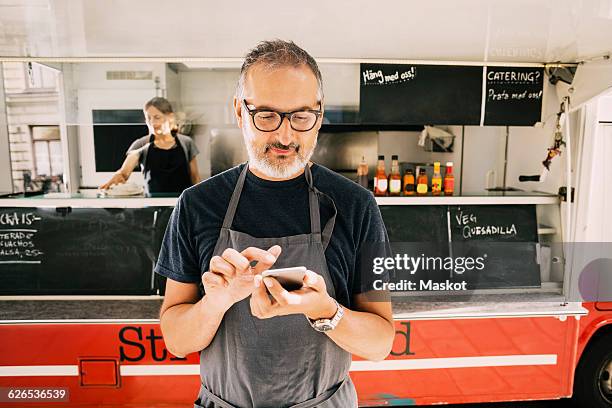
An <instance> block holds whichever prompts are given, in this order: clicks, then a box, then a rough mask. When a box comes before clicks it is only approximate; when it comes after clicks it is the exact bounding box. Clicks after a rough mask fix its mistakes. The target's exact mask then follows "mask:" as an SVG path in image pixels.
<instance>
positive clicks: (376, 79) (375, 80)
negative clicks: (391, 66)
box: [361, 66, 417, 86]
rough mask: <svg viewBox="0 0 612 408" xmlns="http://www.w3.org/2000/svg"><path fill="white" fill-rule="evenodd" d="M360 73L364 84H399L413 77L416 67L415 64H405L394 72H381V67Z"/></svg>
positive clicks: (414, 76) (415, 73)
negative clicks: (410, 65)
mask: <svg viewBox="0 0 612 408" xmlns="http://www.w3.org/2000/svg"><path fill="white" fill-rule="evenodd" d="M361 74H362V75H363V84H364V86H369V85H389V84H399V83H402V82H408V81H411V80H413V79H415V78H416V75H417V68H416V66H412V67H409V66H406V67H405V68H403V69H402V70H401V71H400V70H395V73H388V74H385V73H383V71H382V69H379V70H377V71H374V70H372V69H368V70H366V71H364V72H362V73H361Z"/></svg>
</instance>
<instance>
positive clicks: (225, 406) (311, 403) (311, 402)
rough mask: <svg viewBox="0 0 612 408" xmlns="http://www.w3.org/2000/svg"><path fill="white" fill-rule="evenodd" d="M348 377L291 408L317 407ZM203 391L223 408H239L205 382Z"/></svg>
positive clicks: (330, 396) (331, 395)
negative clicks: (216, 393)
mask: <svg viewBox="0 0 612 408" xmlns="http://www.w3.org/2000/svg"><path fill="white" fill-rule="evenodd" d="M347 378H348V376H347V377H344V379H343V380H342V381H340V382H339V383H338V384H336V385H334V386H333V387H331V388H330V389H328V390H326V391H324V392H322V393H321V394H319V395H317V396H316V397H314V398H311V399H308V400H306V401H302V402H299V403H297V404H294V405H291V406H289V408H315V407H317V406H318V405H320V404H322V403H323V402H325V401H327V400H329V399H331V398H332V397H333V396H334V394H335V393H336V392H338V390H340V388H342V386H343V385H345V384H346V380H347ZM202 391H203V392H204V395H206V397H207V398H208V399H210V400H211V401H212V402H214V403H215V405H218V406H219V407H221V408H238V407H236V406H235V405H232V404H230V403H229V402H227V401H225V400H224V399H222V398H221V397H219V396H217V395H215V394H213V393H212V391H210V390H209V389H208V388H206V386H205V385H204V384H202ZM196 406H198V405H197V403H196Z"/></svg>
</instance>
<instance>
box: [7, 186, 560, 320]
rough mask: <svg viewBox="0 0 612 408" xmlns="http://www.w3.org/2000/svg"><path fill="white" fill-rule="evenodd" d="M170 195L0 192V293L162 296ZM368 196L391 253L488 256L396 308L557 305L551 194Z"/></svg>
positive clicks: (402, 294) (405, 295) (556, 227)
mask: <svg viewBox="0 0 612 408" xmlns="http://www.w3.org/2000/svg"><path fill="white" fill-rule="evenodd" d="M177 199H178V198H177V197H169V196H152V197H144V196H137V197H100V196H99V194H98V192H97V191H91V192H84V193H81V194H76V195H65V194H51V195H42V196H33V197H27V198H23V197H22V198H19V197H14V198H3V199H0V271H1V273H2V276H3V279H2V281H0V295H1V296H4V297H5V299H9V298H6V296H11V297H14V296H27V295H36V296H40V295H52V296H66V295H68V296H75V295H79V296H112V295H115V296H134V295H137V296H140V297H142V298H148V299H151V298H150V296H158V295H160V294H161V293H163V288H164V284H165V282H164V281H163V279H161V278H160V277H158V276H157V275H156V274H154V273H153V267H154V264H155V260H156V257H157V254H158V252H159V247H160V243H161V239H162V237H163V234H164V231H165V229H166V225H167V222H168V219H169V217H170V214H171V212H172V208H173V207H174V205H175V204H176V201H177ZM376 201H377V203H378V204H379V207H380V209H381V213H382V215H383V219H384V221H385V224H386V226H387V230H388V233H389V238H390V240H391V242H392V243H393V245H394V246H396V245H397V246H396V247H395V248H394V250H395V249H397V248H399V250H400V251H402V250H406V249H408V250H410V251H413V252H414V251H420V252H419V253H421V252H422V253H425V252H427V254H429V253H431V254H433V255H436V256H443V257H447V256H449V255H450V256H454V257H457V256H461V255H465V256H473V255H478V253H480V252H483V251H484V252H486V254H483V255H485V256H489V259H491V260H492V261H491V264H490V266H489V267H488V268H487V269H486V270H485V271H484V272H482V273H480V274H478V276H475V277H472V278H466V276H467V274H464V275H461V274H460V273H454V274H453V273H452V272H451V274H450V275H449V279H450V280H451V281H452V280H453V279H455V280H457V279H462V280H465V281H467V289H468V291H467V292H464V293H463V295H466V296H468V298H467V299H461V298H460V297H457V296H461V295H462V294H461V293H453V292H452V291H444V290H441V291H438V292H436V293H435V295H436V296H442V297H444V298H443V300H442V301H436V300H435V299H428V300H425V299H424V298H422V296H423V293H421V292H419V291H414V292H406V291H402V290H398V291H397V293H395V292H394V303H395V304H397V306H398V309H397V310H398V311H399V310H401V313H402V314H410V313H419V311H421V310H430V311H431V310H436V309H438V307H437V306H435V305H436V304H438V303H439V304H445V303H447V302H448V301H449V300H451V301H453V302H455V303H456V306H458V307H459V306H460V305H462V306H461V307H465V303H462V302H468V303H470V304H473V303H474V302H479V303H483V304H486V303H489V300H488V299H487V298H480V299H477V298H475V297H474V296H487V295H491V296H493V297H496V298H497V299H499V296H501V295H503V296H504V297H505V298H507V299H508V300H509V301H510V302H509V304H512V303H514V302H512V301H511V298H513V297H514V298H513V299H515V298H516V296H518V295H521V294H523V295H525V296H528V298H529V299H532V300H534V301H536V302H541V304H544V303H545V302H548V301H550V299H551V298H550V297H551V296H552V297H553V298H552V299H553V300H552V302H553V303H554V304H562V303H563V266H562V265H559V264H556V265H555V264H554V262H553V261H552V259H554V258H555V256H556V254H555V253H554V252H555V249H554V244H555V243H558V242H560V241H561V239H560V214H559V198H558V197H557V196H554V195H549V194H539V193H525V192H491V193H489V194H487V195H482V194H478V195H469V194H467V195H462V196H450V197H444V196H436V197H434V196H425V197H416V196H415V197H376ZM551 246H552V247H553V248H552V249H551ZM493 258H495V259H496V260H493ZM453 272H455V271H453ZM395 296H397V297H395ZM448 296H452V297H448ZM109 301H110V298H109ZM34 302H36V301H34ZM28 303H29V302H28ZM518 303H520V302H517V304H518ZM407 304H410V305H412V306H410V307H409V308H408V309H406V307H405V306H402V305H407ZM419 304H421V305H423V306H418V305H419ZM5 305H7V304H6V303H5ZM39 305H40V304H39ZM20 307H26V308H27V305H26V304H25V303H24V304H23V305H22V306H20ZM509 307H512V306H509ZM153 309H155V307H153V308H152V310H153ZM397 313H400V312H397ZM25 315H27V313H25ZM147 316H148V315H147ZM4 317H5V318H6V316H4ZM148 318H156V316H148Z"/></svg>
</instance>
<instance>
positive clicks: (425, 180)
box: [357, 155, 455, 197]
mask: <svg viewBox="0 0 612 408" xmlns="http://www.w3.org/2000/svg"><path fill="white" fill-rule="evenodd" d="M399 169H400V167H399V161H398V156H397V155H393V156H391V173H389V174H388V175H387V174H386V172H385V156H383V155H380V156H378V164H377V166H376V173H375V176H374V195H375V196H377V197H384V196H402V195H404V196H412V195H417V196H425V195H428V194H429V193H430V192H431V194H432V195H442V194H444V195H453V193H454V189H455V177H454V175H453V162H447V163H446V168H445V173H444V177H442V174H441V172H440V162H434V169H433V175H432V177H431V183H430V181H429V176H428V175H427V172H426V170H425V169H424V168H421V169H419V174H418V175H415V174H414V171H413V170H412V169H406V171H405V172H404V176H403V177H402V176H401V175H400V170H399ZM357 176H358V182H359V184H361V185H362V186H363V187H365V188H369V180H368V165H367V163H366V161H365V157H362V160H361V163H360V164H359V167H358V168H357Z"/></svg>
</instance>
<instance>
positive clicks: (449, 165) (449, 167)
mask: <svg viewBox="0 0 612 408" xmlns="http://www.w3.org/2000/svg"><path fill="white" fill-rule="evenodd" d="M454 192H455V176H454V175H453V162H446V173H445V174H444V195H449V196H451V195H453V193H454Z"/></svg>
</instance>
